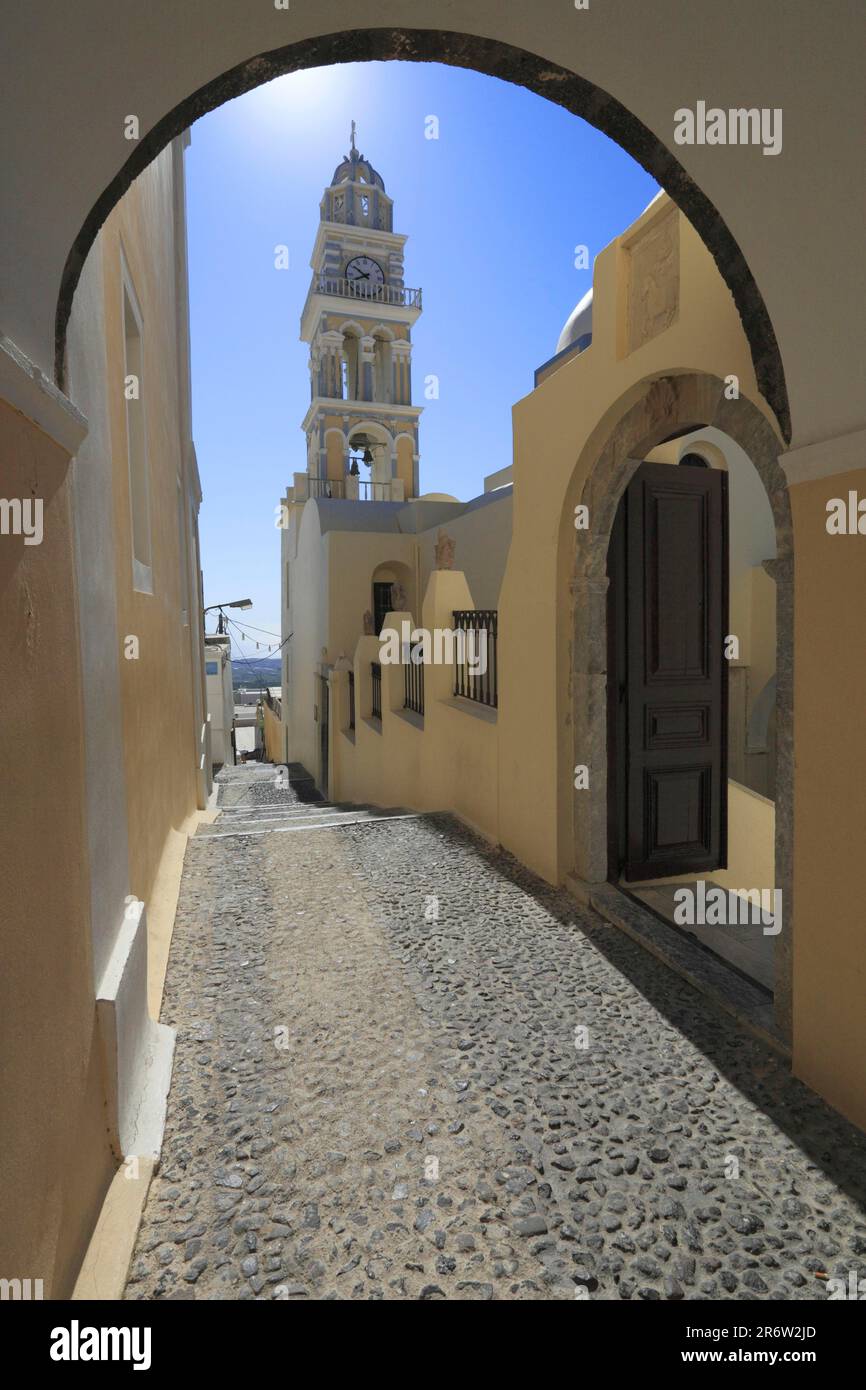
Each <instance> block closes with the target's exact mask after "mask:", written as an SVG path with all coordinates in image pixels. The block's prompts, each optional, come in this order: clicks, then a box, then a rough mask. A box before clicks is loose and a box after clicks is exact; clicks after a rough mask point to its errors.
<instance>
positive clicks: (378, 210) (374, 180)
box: [322, 121, 394, 232]
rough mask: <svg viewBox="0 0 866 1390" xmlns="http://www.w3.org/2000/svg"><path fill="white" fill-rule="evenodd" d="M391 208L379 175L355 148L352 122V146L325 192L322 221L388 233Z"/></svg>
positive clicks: (390, 224)
mask: <svg viewBox="0 0 866 1390" xmlns="http://www.w3.org/2000/svg"><path fill="white" fill-rule="evenodd" d="M393 206H394V205H393V203H392V201H391V199H390V198H389V197H388V195H387V193H386V192H385V181H384V179H383V178H382V175H381V174H380V173H379V171H378V170H377V169H374V168H373V165H372V164H371V163H370V161H369V159H367V157H366V155H363V154H361V152H360V150H359V149H358V148H357V147H356V145H355V122H354V121H353V122H352V147H351V149H350V150H349V153H348V154H347V155H345V156H344V157H343V159H342V160H341V161H340V163H339V164H338V165H337V167H336V169H335V170H334V177H333V178H332V179H331V182H330V185H329V186H328V188H326V189H325V196H324V198H323V199H322V220H323V221H324V222H342V223H343V224H344V225H346V226H356V227H357V226H360V227H373V228H375V229H376V230H378V231H382V232H390V231H391V229H392V218H393Z"/></svg>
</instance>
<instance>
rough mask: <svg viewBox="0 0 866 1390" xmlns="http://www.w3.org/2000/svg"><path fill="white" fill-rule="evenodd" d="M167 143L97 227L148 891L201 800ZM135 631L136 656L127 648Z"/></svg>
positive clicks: (137, 848) (135, 876) (131, 804)
mask: <svg viewBox="0 0 866 1390" xmlns="http://www.w3.org/2000/svg"><path fill="white" fill-rule="evenodd" d="M172 178H173V175H172V164H171V151H170V150H166V151H163V153H162V154H161V155H160V156H159V157H158V159H156V160H155V161H154V163H153V164H151V165H150V166H149V167H148V169H147V170H146V171H145V172H144V173H143V174H142V175H141V176H140V177H139V178H138V179H137V180H136V181H135V183H133V185H132V187H131V188H130V189H129V191H128V193H127V194H126V195H125V197H124V198H123V199H122V200H121V202H120V203H119V204H118V205H117V207H116V208H115V209H114V211H113V212H112V214H111V216H110V217H109V219H108V221H107V222H106V224H105V226H104V227H103V229H102V231H101V233H100V237H99V248H98V249H99V253H100V254H101V255H102V258H103V274H104V283H105V314H106V317H105V340H106V352H107V359H108V371H109V380H110V382H111V383H116V388H115V389H114V390H109V396H108V399H109V411H110V420H109V423H110V431H111V451H112V461H113V487H114V543H115V572H116V585H117V623H118V631H117V641H118V650H119V651H120V652H121V660H120V680H121V698H122V703H123V730H124V763H125V771H126V794H127V810H128V817H129V847H130V886H131V891H132V892H133V893H135V894H136V895H137V896H138V897H140V898H142V899H144V901H145V902H146V901H147V899H148V897H149V895H150V891H151V888H152V886H153V882H154V878H155V876H156V872H157V869H158V867H159V862H160V858H161V856H162V852H163V848H164V845H165V843H166V839H167V837H168V834H169V831H170V830H171V829H172V828H175V829H178V828H179V827H180V826H181V825H182V824H183V822H184V821H185V820H186V818H187V817H188V816H189V815H190V813H191V812H192V811H194V810H195V809H196V785H195V766H196V758H195V751H196V750H195V749H194V747H193V745H192V731H193V707H192V689H193V674H192V663H191V659H190V635H189V629H188V628H187V627H185V626H184V625H183V623H182V621H181V556H180V543H179V534H178V519H177V509H178V502H177V490H178V477H179V476H182V469H183V459H182V457H181V446H180V440H181V438H182V429H181V421H180V418H179V397H178V386H177V379H178V371H179V362H178V344H177V333H176V325H177V318H176V314H177V305H176V299H175V284H176V281H175V274H176V271H175V246H174V240H173V237H172V235H171V234H170V232H171V228H172V225H173V183H172ZM121 247H122V248H123V254H124V256H125V258H126V262H127V265H128V267H129V273H130V276H131V279H132V282H133V285H134V288H135V293H136V296H137V298H138V302H139V305H140V307H141V311H142V318H143V333H142V342H143V363H142V401H143V404H144V414H145V428H146V437H147V462H148V475H149V484H150V528H151V546H152V570H153V593H152V594H146V593H140V592H137V591H136V590H135V588H134V587H133V579H132V559H131V555H132V551H131V545H132V542H131V528H130V496H129V469H128V463H127V457H128V456H127V438H126V411H125V401H124V394H123V389H122V383H123V362H124V344H123V313H122V280H121ZM128 634H132V635H135V636H136V637H137V638H138V641H139V653H140V654H139V657H138V660H127V659H125V657H124V656H123V650H124V645H123V644H124V639H125V637H126V636H127V635H128Z"/></svg>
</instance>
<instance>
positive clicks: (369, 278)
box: [346, 256, 385, 294]
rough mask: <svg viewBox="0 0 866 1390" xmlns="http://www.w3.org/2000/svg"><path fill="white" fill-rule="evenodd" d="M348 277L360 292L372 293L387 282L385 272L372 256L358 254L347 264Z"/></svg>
mask: <svg viewBox="0 0 866 1390" xmlns="http://www.w3.org/2000/svg"><path fill="white" fill-rule="evenodd" d="M346 279H347V280H348V281H349V282H350V283H351V285H352V287H353V289H356V290H357V291H358V293H359V294H370V293H372V292H373V291H375V290H377V289H378V288H379V287H380V286H381V285H384V283H385V272H384V270H383V269H382V267H381V266H380V265H379V263H378V262H377V261H374V260H373V259H372V258H371V257H370V256H356V257H355V258H354V260H351V261H350V262H349V264H348V265H347V266H346Z"/></svg>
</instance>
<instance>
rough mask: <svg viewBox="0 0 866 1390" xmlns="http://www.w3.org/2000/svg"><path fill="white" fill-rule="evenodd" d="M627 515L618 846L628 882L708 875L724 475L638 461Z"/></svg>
mask: <svg viewBox="0 0 866 1390" xmlns="http://www.w3.org/2000/svg"><path fill="white" fill-rule="evenodd" d="M620 512H621V516H620V514H619V513H618V516H617V521H618V523H619V527H620V530H619V532H617V528H616V527H615V528H614V536H613V537H612V541H611V565H612V566H613V567H617V566H618V567H620V572H619V573H615V572H613V571H612V573H611V579H612V586H611V587H612V590H613V592H614V594H615V595H618V597H615V598H614V600H613V603H612V605H611V609H612V612H613V614H614V617H615V620H617V621H618V622H619V623H620V624H624V626H625V632H624V633H620V634H619V638H620V640H619V641H618V642H617V641H616V640H614V641H613V642H611V644H610V647H609V650H610V652H611V654H612V656H613V657H614V659H615V660H616V661H617V662H618V668H617V670H616V671H615V672H613V673H612V674H613V680H612V682H611V684H612V686H613V687H615V689H616V691H617V692H618V695H619V701H620V709H619V711H617V712H615V715H614V717H615V718H617V719H618V729H619V734H618V743H619V746H618V748H617V752H616V757H615V760H614V761H615V766H616V768H617V770H618V771H617V777H618V782H619V785H618V787H617V788H616V789H615V790H614V791H613V797H614V804H615V805H618V806H619V808H620V811H619V814H620V815H624V816H625V821H626V824H625V829H624V833H619V834H618V835H617V836H616V837H614V836H612V837H611V843H612V844H613V843H616V844H617V849H618V858H619V861H620V862H619V867H622V868H624V872H625V877H626V878H627V879H632V880H633V879H650V878H662V877H666V876H668V875H672V874H682V873H692V872H705V871H707V870H709V869H715V868H719V867H721V866H723V865H724V863H725V858H726V852H727V845H726V814H727V769H726V751H727V750H726V745H727V727H726V721H727V667H726V661H725V657H724V649H723V644H724V638H725V633H726V631H727V606H728V593H727V554H728V540H727V476H726V474H725V473H724V472H722V471H720V470H718V469H692V468H678V467H676V466H674V465H669V464H653V463H644V464H641V466H640V468H639V469H638V470H637V472H636V473H635V475H634V477H633V479H632V481H631V483H630V484H629V486H628V488H627V489H626V492H625V494H624V496H623V499H622V502H621V503H620ZM617 537H618V540H617ZM623 569H624V573H623V572H622V570H623ZM609 616H610V615H609ZM623 665H624V669H623ZM623 706H624V708H623ZM623 743H624V744H625V746H624V747H623Z"/></svg>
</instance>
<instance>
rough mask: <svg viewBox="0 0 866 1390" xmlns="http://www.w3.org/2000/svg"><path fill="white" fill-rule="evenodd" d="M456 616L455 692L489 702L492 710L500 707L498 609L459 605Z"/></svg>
mask: <svg viewBox="0 0 866 1390" xmlns="http://www.w3.org/2000/svg"><path fill="white" fill-rule="evenodd" d="M453 618H454V630H455V633H456V634H457V654H456V657H455V661H454V694H455V695H459V696H461V697H462V698H463V699H464V700H474V701H475V702H476V703H477V704H479V705H487V707H488V708H489V709H498V707H499V681H498V670H497V638H498V631H499V613H498V610H497V609H495V608H459V609H455V610H454V614H453ZM461 633H462V634H463V636H462V637H461V636H460V634H461Z"/></svg>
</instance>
